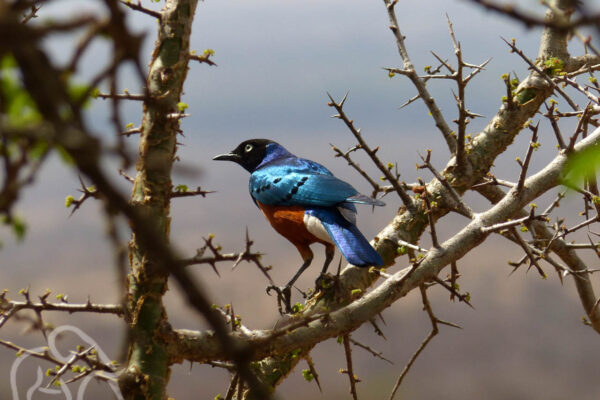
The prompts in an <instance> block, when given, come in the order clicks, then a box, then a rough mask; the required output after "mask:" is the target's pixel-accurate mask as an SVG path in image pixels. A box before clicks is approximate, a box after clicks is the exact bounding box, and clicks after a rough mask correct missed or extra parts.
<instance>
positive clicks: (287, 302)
mask: <svg viewBox="0 0 600 400" xmlns="http://www.w3.org/2000/svg"><path fill="white" fill-rule="evenodd" d="M271 290H273V291H274V292H275V293H277V308H279V313H280V314H281V315H283V314H284V311H283V308H282V307H281V304H282V303H283V306H284V307H285V314H291V313H292V305H291V298H292V288H291V287H289V286H275V285H271V286H267V294H268V295H269V296H270V295H271Z"/></svg>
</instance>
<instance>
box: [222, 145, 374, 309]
mask: <svg viewBox="0 0 600 400" xmlns="http://www.w3.org/2000/svg"><path fill="white" fill-rule="evenodd" d="M214 159H216V160H229V161H234V162H236V163H238V164H240V165H241V166H242V167H244V168H245V169H246V170H247V171H249V172H250V181H249V191H250V195H251V196H252V199H253V201H254V202H255V204H256V205H257V206H258V207H259V208H260V209H261V210H262V211H263V213H264V214H265V217H267V219H268V220H269V222H270V223H271V225H272V226H273V228H275V229H276V230H277V232H279V233H280V234H281V235H283V236H284V237H286V238H287V239H288V240H290V241H291V242H292V243H293V244H294V245H295V246H296V248H297V249H298V251H299V252H300V254H301V255H302V258H303V260H304V264H303V265H302V267H301V268H300V270H299V271H298V272H297V273H296V275H295V276H294V277H293V278H292V280H291V281H290V282H289V283H288V285H286V287H285V288H284V290H287V291H288V293H287V295H286V296H288V298H287V299H286V300H287V301H288V303H289V287H291V285H292V284H293V283H294V282H295V280H296V279H297V278H298V276H299V275H300V273H302V271H303V270H304V269H306V268H307V267H308V265H310V262H311V261H312V258H313V253H312V251H311V250H310V248H309V245H310V244H311V243H315V242H319V243H322V244H324V245H325V247H326V260H325V265H324V266H323V271H322V273H325V271H326V270H327V266H328V265H329V263H330V262H331V260H332V258H333V251H334V250H333V245H334V244H335V245H336V246H337V247H338V248H339V249H340V251H341V252H342V254H343V255H344V257H345V258H346V260H348V262H349V263H351V264H353V265H356V266H360V267H366V266H381V265H383V260H382V259H381V256H380V255H379V254H378V253H377V252H376V251H375V249H373V247H372V246H371V245H370V244H369V242H368V240H367V239H366V238H365V237H364V236H363V235H362V234H361V233H360V231H359V230H358V228H357V227H356V225H355V223H356V207H355V206H354V204H369V205H377V206H382V205H384V203H383V202H381V201H379V200H375V199H372V198H370V197H367V196H365V195H363V194H360V193H359V192H358V191H357V190H356V189H355V188H354V187H352V185H350V184H348V183H346V182H344V181H342V180H340V179H338V178H336V177H335V176H333V174H332V173H331V172H330V171H329V170H328V169H327V168H325V167H324V166H322V165H321V164H319V163H316V162H314V161H311V160H307V159H304V158H299V157H296V156H295V155H293V154H292V153H290V152H289V151H287V150H286V149H285V148H284V147H283V146H281V145H279V144H278V143H275V142H273V141H271V140H266V139H251V140H247V141H245V142H242V143H241V144H240V145H239V146H238V147H237V148H236V149H234V150H233V151H232V152H231V153H228V154H222V155H219V156H217V157H215V158H214Z"/></svg>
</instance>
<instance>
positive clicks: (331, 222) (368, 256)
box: [305, 207, 383, 267]
mask: <svg viewBox="0 0 600 400" xmlns="http://www.w3.org/2000/svg"><path fill="white" fill-rule="evenodd" d="M305 213H307V214H309V215H311V216H313V217H316V218H318V219H319V220H320V221H321V224H323V226H324V227H325V229H326V230H327V233H329V236H330V237H331V238H332V239H333V241H334V242H335V244H336V245H337V247H338V249H340V251H341V252H342V254H343V255H344V257H345V258H346V260H348V262H349V263H350V264H352V265H356V266H358V267H366V266H381V265H383V259H382V258H381V256H380V255H379V253H377V251H375V249H374V248H373V247H372V246H371V244H370V243H369V241H368V240H367V239H366V238H365V237H364V236H363V234H362V233H360V231H359V230H358V228H357V227H356V226H355V225H354V224H352V223H351V222H350V221H348V220H347V219H346V218H344V217H343V216H342V215H341V214H340V212H339V210H338V209H337V208H329V207H312V208H307V209H306V211H305Z"/></svg>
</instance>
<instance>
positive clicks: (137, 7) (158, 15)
mask: <svg viewBox="0 0 600 400" xmlns="http://www.w3.org/2000/svg"><path fill="white" fill-rule="evenodd" d="M120 3H121V4H123V5H125V6H127V7H129V8H131V9H132V10H135V11H139V12H141V13H143V14H146V15H150V16H151V17H154V18H156V19H158V20H159V21H160V19H161V18H162V14H161V13H159V12H156V11H154V10H150V9H149V8H146V7H144V6H142V2H141V1H140V0H138V2H137V4H136V3H134V2H133V1H128V0H120Z"/></svg>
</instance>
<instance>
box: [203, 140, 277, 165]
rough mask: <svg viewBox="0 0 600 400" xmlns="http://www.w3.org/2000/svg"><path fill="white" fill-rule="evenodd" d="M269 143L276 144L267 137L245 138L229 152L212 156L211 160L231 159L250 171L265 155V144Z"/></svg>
mask: <svg viewBox="0 0 600 400" xmlns="http://www.w3.org/2000/svg"><path fill="white" fill-rule="evenodd" d="M271 143H273V144H275V145H277V143H275V142H274V141H272V140H269V139H250V140H246V141H243V142H242V143H240V144H239V145H238V147H236V148H235V149H233V150H232V151H231V152H229V153H227V154H220V155H218V156H216V157H213V160H225V161H233V162H236V163H238V164H240V165H241V166H242V167H244V168H245V169H246V170H247V171H248V172H250V173H252V172H254V170H255V169H256V167H258V165H259V164H260V163H261V162H262V161H263V159H264V158H265V156H266V155H267V146H268V145H269V144H271Z"/></svg>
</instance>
